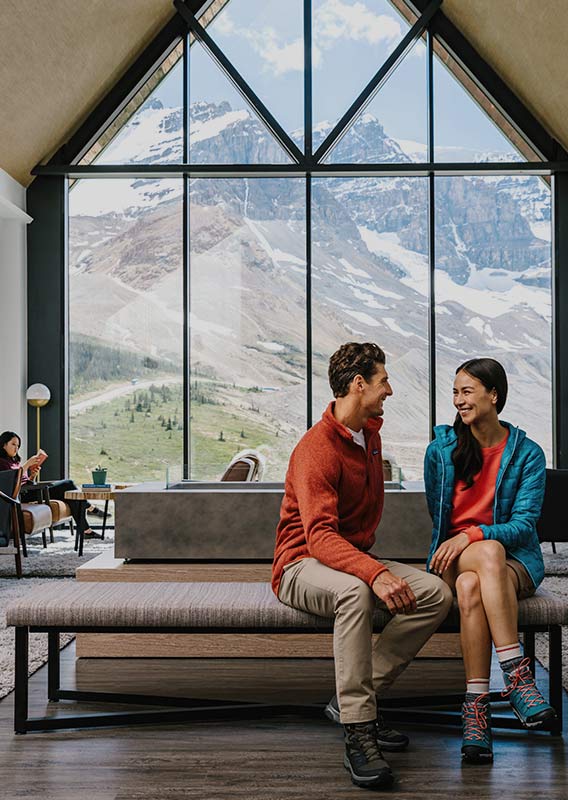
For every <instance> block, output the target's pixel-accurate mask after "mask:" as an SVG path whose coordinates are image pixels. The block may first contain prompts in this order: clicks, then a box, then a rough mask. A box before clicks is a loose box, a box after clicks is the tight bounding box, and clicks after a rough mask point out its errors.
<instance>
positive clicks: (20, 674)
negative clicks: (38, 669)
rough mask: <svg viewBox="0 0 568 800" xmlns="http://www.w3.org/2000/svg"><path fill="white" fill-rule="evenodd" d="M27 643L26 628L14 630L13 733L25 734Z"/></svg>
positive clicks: (26, 717) (26, 714) (27, 634)
mask: <svg viewBox="0 0 568 800" xmlns="http://www.w3.org/2000/svg"><path fill="white" fill-rule="evenodd" d="M28 642H29V631H28V628H26V627H18V628H16V665H15V671H16V675H15V700H14V731H15V733H27V721H28Z"/></svg>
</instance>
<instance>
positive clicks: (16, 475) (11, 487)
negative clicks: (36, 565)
mask: <svg viewBox="0 0 568 800" xmlns="http://www.w3.org/2000/svg"><path fill="white" fill-rule="evenodd" d="M20 480H21V470H14V469H10V470H2V471H1V472H0V551H2V552H3V554H4V555H13V556H14V557H15V559H16V575H17V576H18V578H21V577H22V556H21V552H20V530H19V525H18V507H19V505H20V501H19V500H18V489H19V484H20ZM10 540H12V541H13V542H14V544H13V546H11V545H10Z"/></svg>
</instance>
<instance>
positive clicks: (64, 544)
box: [0, 528, 114, 580]
mask: <svg viewBox="0 0 568 800" xmlns="http://www.w3.org/2000/svg"><path fill="white" fill-rule="evenodd" d="M54 534H55V535H54V539H55V541H54V542H53V544H51V543H48V545H47V547H46V548H44V547H42V544H41V534H36V535H35V536H33V537H32V538H27V539H26V543H27V546H28V557H27V558H22V570H23V573H24V576H23V578H22V580H24V579H27V578H74V577H75V570H76V569H77V567H80V566H81V565H82V564H86V563H87V561H91V559H93V558H95V557H96V556H98V555H100V554H101V553H104V552H105V551H106V550H108V549H109V548H111V549H112V548H113V547H114V530H113V529H112V528H111V530H110V531H106V533H105V540H104V542H103V541H102V540H101V539H85V543H84V546H83V555H82V556H81V558H79V556H78V555H77V553H76V552H75V550H73V545H74V541H75V540H74V539H73V538H72V537H71V534H70V533H69V530H68V529H67V528H65V529H61V530H56V531H54ZM0 578H16V562H15V559H14V556H8V555H2V548H1V547H0Z"/></svg>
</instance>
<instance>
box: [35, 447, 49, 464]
mask: <svg viewBox="0 0 568 800" xmlns="http://www.w3.org/2000/svg"><path fill="white" fill-rule="evenodd" d="M36 455H37V460H38V463H37V466H38V467H41V465H42V464H43V462H44V461H45V459H46V458H47V453H46V452H45V450H41V449H40V450H38V451H37V453H36Z"/></svg>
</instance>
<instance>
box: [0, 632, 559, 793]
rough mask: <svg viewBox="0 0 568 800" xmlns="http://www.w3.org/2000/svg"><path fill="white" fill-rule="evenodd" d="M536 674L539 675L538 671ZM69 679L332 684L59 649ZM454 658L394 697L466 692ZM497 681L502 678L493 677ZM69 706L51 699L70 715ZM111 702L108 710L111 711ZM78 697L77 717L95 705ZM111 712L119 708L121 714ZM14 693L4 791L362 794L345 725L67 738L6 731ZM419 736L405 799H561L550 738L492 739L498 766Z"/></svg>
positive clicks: (0, 741) (281, 665)
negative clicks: (348, 758)
mask: <svg viewBox="0 0 568 800" xmlns="http://www.w3.org/2000/svg"><path fill="white" fill-rule="evenodd" d="M46 680H47V674H46V669H45V668H43V669H41V670H40V671H39V672H38V673H36V675H35V676H34V677H33V678H32V679H31V682H30V711H31V713H32V714H36V715H37V714H44V712H45V708H46V705H45V690H46ZM540 680H542V681H544V680H545V678H544V677H543V676H542V675H541V676H540ZM62 685H63V686H64V687H66V688H72V687H73V686H74V685H77V686H79V687H81V688H85V689H86V688H91V689H99V690H102V689H104V690H107V691H117V690H120V689H122V690H123V691H128V692H137V691H146V692H149V693H152V694H155V693H157V692H158V691H159V687H162V690H163V692H164V693H166V694H181V695H186V696H203V697H205V696H209V697H219V698H221V697H229V698H232V699H235V698H239V697H240V698H253V699H259V700H266V701H270V700H271V701H273V702H288V701H291V702H293V701H298V700H299V701H306V702H310V701H313V702H320V701H325V700H327V699H328V698H329V696H330V694H331V693H332V691H333V666H332V663H331V662H330V661H322V660H291V661H282V660H266V661H264V660H238V661H235V660H232V659H231V660H218V661H215V660H208V661H204V660H180V659H178V660H162V661H158V660H153V659H143V660H139V661H118V660H116V661H115V660H105V659H81V660H80V661H79V662H75V658H74V646H73V645H71V646H70V647H68V648H67V649H66V650H65V651H64V653H63V655H62ZM462 685H463V673H462V669H461V664H460V662H457V661H444V662H440V661H437V662H433V661H428V660H422V661H418V662H415V663H414V664H413V665H411V667H410V668H409V669H408V670H407V672H406V673H405V675H404V676H402V677H401V679H400V680H399V693H401V692H402V691H404V692H405V693H412V692H415V693H420V692H421V691H424V690H425V687H427V691H428V692H431V691H435V690H438V689H445V690H446V691H447V690H451V691H454V690H455V691H460V690H461V687H462ZM495 685H499V684H498V683H497V682H496V683H495ZM68 708H73V709H76V708H77V707H76V706H72V705H71V704H68V703H60V704H55V705H54V706H52V710H53V713H57V714H60V713H65V710H66V709H68ZM106 708H108V706H107V707H106ZM94 709H95V706H94V705H91V706H88V705H87V704H83V705H81V706H80V710H81V711H87V710H89V711H91V710H94ZM113 710H114V708H113ZM12 713H13V695H10V696H8V697H7V698H5V699H4V700H2V701H1V702H0V797H2V798H3V799H5V800H12V798H22V797H26V798H28V797H37V798H42V800H56V798H57V800H91V798H92V800H174V798H175V799H176V800H177V799H178V798H199V800H232V798H247V800H264V799H265V798H266V800H280V798H282V800H296V798H297V799H298V800H300V799H301V800H305V799H306V798H310V800H312V799H313V800H331V799H332V798H333V799H334V800H335V798H337V799H338V800H339V799H340V798H355V797H361V796H365V795H368V794H369V793H368V790H364V789H359V788H357V787H355V786H353V784H352V783H351V781H350V779H349V777H348V774H347V772H346V771H345V769H344V768H343V766H342V760H343V747H342V735H341V729H340V727H339V726H335V725H333V724H331V723H330V722H328V721H327V720H326V719H325V718H324V717H322V718H321V719H319V718H318V719H309V718H300V717H286V718H272V719H269V720H259V721H223V722H221V721H217V722H212V723H193V724H183V725H181V724H180V725H168V726H140V727H131V728H121V729H112V728H108V729H100V730H94V731H64V732H59V733H43V734H28V735H26V736H14V735H13V733H12ZM400 727H401V729H403V730H405V731H407V732H408V733H409V735H411V737H412V743H411V748H410V749H409V750H408V751H407V752H406V753H398V754H392V755H391V756H390V761H391V764H392V766H393V769H394V770H395V771H396V773H397V775H398V780H397V783H396V784H395V787H394V789H393V790H391V791H390V792H389V793H388V794H390V795H391V796H394V797H396V798H400V800H406V799H408V800H410V798H416V799H418V798H420V800H430V798H436V800H443V799H444V798H456V797H466V796H468V797H471V798H476V799H479V800H485V798H492V799H494V800H497V799H499V800H504V798H515V800H525V799H526V800H529V798H530V800H534V799H535V798H545V799H546V800H549V799H550V800H566V797H568V776H567V764H566V757H567V749H566V744H565V741H564V739H560V738H554V737H551V736H550V735H549V734H536V733H533V734H528V733H525V732H515V733H512V732H505V731H501V732H498V733H496V742H495V753H496V758H495V763H494V765H493V766H492V767H475V766H462V764H461V761H460V754H459V749H460V733H459V731H458V730H457V729H448V728H436V727H418V726H416V727H412V726H400ZM565 727H566V722H565Z"/></svg>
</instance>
